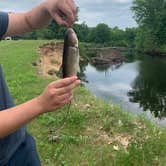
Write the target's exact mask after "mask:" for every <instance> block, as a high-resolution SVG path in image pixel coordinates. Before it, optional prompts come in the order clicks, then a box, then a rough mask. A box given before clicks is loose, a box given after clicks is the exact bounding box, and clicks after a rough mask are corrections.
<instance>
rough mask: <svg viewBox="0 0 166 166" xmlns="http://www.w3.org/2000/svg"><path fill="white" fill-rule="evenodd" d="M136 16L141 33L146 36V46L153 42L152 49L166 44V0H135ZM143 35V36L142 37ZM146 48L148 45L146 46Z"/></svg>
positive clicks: (134, 9)
mask: <svg viewBox="0 0 166 166" xmlns="http://www.w3.org/2000/svg"><path fill="white" fill-rule="evenodd" d="M132 10H133V11H134V18H135V20H136V22H137V23H138V25H139V27H140V28H141V30H140V31H141V32H142V33H139V35H142V36H144V41H142V42H143V43H145V45H146V46H148V43H151V46H149V48H150V47H152V50H154V49H156V48H158V49H159V48H160V47H161V45H164V44H166V1H165V0H134V1H133V6H132ZM142 38H143V37H141V39H142ZM145 50H146V47H145Z"/></svg>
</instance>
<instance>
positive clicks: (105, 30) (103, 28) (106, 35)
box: [89, 24, 110, 44]
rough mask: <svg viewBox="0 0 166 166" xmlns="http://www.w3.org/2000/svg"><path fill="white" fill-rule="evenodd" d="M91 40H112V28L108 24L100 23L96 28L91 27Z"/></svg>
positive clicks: (102, 41)
mask: <svg viewBox="0 0 166 166" xmlns="http://www.w3.org/2000/svg"><path fill="white" fill-rule="evenodd" d="M89 40H90V41H93V42H94V43H103V44H104V43H108V42H110V28H109V27H108V25H106V24H98V25H97V26H96V28H93V29H91V32H90V39H89Z"/></svg>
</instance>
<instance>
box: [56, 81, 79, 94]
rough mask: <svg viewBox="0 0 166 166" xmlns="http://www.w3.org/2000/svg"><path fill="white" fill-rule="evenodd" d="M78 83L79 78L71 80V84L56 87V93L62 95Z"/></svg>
mask: <svg viewBox="0 0 166 166" xmlns="http://www.w3.org/2000/svg"><path fill="white" fill-rule="evenodd" d="M78 85H80V80H76V81H75V82H73V83H72V84H70V85H68V86H66V87H62V88H58V89H56V94H57V95H63V94H66V93H70V92H72V90H73V89H74V88H75V87H76V86H78Z"/></svg>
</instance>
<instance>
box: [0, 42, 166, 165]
mask: <svg viewBox="0 0 166 166" xmlns="http://www.w3.org/2000/svg"><path fill="white" fill-rule="evenodd" d="M47 42H48V41H40V40H35V41H24V40H19V41H1V43H0V59H1V61H0V63H1V64H2V66H3V70H4V74H5V77H6V80H7V83H8V86H9V89H10V92H11V94H12V96H13V98H14V101H15V103H16V104H19V103H22V102H25V101H27V100H29V99H31V98H33V97H36V96H37V95H39V94H40V93H41V92H42V91H43V89H44V88H45V86H47V84H48V83H49V82H51V81H53V80H54V79H48V78H42V77H41V76H38V74H37V68H36V67H34V66H32V62H33V61H35V60H37V58H38V57H39V55H38V53H37V48H38V46H39V45H41V44H43V43H47ZM69 110H70V111H69V114H67V112H68V106H65V107H63V108H62V109H60V110H58V111H55V112H53V113H47V114H44V115H41V116H40V117H38V118H36V119H35V120H33V121H32V122H31V123H30V124H28V125H27V130H28V131H29V132H30V133H31V134H32V135H33V136H34V137H35V139H36V143H37V147H38V152H39V155H40V159H41V161H42V164H43V165H46V166H56V165H59V166H79V165H80V166H94V165H97V166H140V165H141V166H165V165H166V129H164V128H159V127H158V126H156V125H154V124H152V123H151V122H150V121H148V120H146V119H145V118H144V116H143V115H142V116H139V117H135V116H134V115H131V114H129V113H124V112H122V111H121V110H120V109H119V108H118V107H117V106H114V105H113V104H108V103H105V102H104V101H102V100H99V99H97V98H95V97H94V96H93V95H91V94H90V93H89V92H88V90H86V89H85V87H83V86H80V87H78V88H77V89H76V90H75V95H74V99H73V100H72V103H71V106H70V108H69ZM66 115H67V118H66ZM64 121H65V125H63V124H64ZM62 126H63V127H62ZM61 127H62V128H61Z"/></svg>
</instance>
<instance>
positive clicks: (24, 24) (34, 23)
mask: <svg viewBox="0 0 166 166" xmlns="http://www.w3.org/2000/svg"><path fill="white" fill-rule="evenodd" d="M75 17H76V6H75V3H74V1H73V0H46V1H44V2H43V3H41V4H39V5H38V6H36V7H34V8H33V9H32V10H30V11H28V12H25V13H10V14H9V24H8V29H7V32H6V34H5V36H12V35H18V34H22V33H25V32H30V31H32V30H34V29H38V28H42V27H45V26H47V25H48V24H49V23H50V21H51V20H52V19H54V20H55V21H56V22H57V23H58V24H59V25H62V26H71V25H72V24H73V23H74V21H75Z"/></svg>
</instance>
